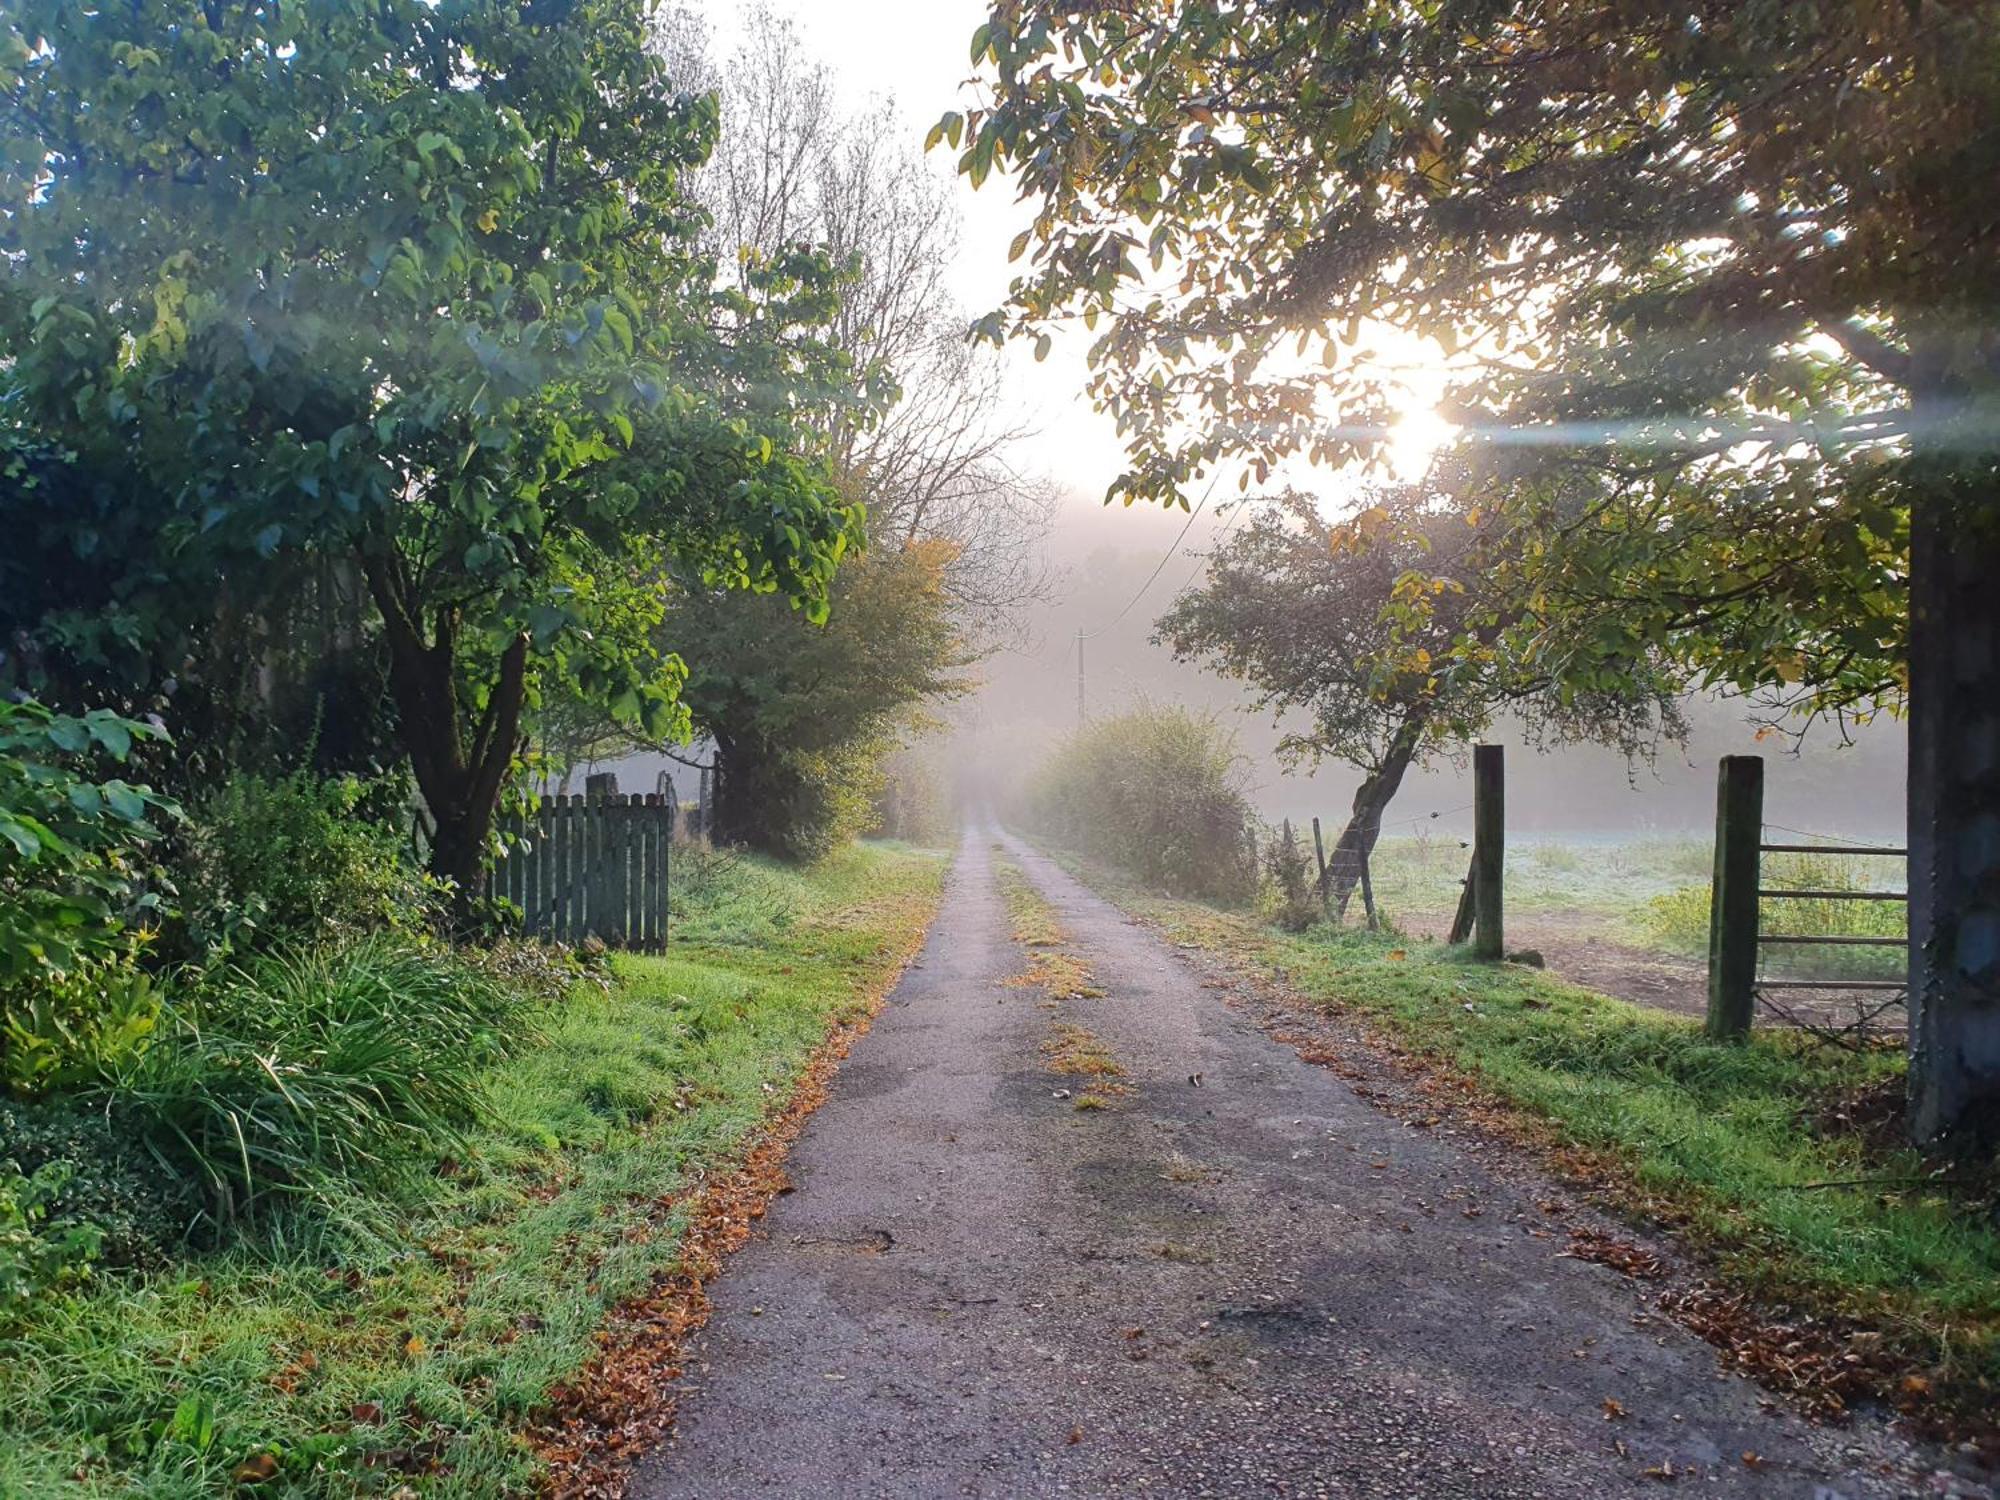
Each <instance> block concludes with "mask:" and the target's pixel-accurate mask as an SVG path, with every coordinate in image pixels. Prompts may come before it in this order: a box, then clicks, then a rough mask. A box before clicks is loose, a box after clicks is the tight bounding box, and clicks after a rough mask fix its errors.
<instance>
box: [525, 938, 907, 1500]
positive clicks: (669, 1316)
mask: <svg viewBox="0 0 2000 1500" xmlns="http://www.w3.org/2000/svg"><path fill="white" fill-rule="evenodd" d="M929 927H930V924H929V922H928V921H926V922H925V923H924V924H923V926H922V927H920V928H918V929H917V930H916V931H915V932H914V933H912V934H911V935H910V936H909V937H908V938H907V940H906V941H905V943H904V945H903V951H902V952H901V953H900V954H899V955H898V956H897V958H896V960H895V961H894V962H893V963H891V964H889V965H887V966H886V967H885V969H884V971H883V973H882V974H880V975H879V976H877V978H876V980H875V982H874V983H872V984H870V986H869V988H868V991H867V993H866V995H865V997H864V1005H865V1008H864V1009H863V1011H862V1013H861V1014H860V1015H859V1016H858V1017H857V1018H856V1019H854V1020H851V1021H843V1022H837V1023H835V1025H834V1026H833V1027H832V1029H831V1030H830V1031H829V1032H828V1034H827V1037H826V1039H825V1040H824V1041H823V1042H821V1043H820V1044H819V1046H818V1047H816V1048H815V1049H814V1050H813V1052H812V1055H811V1056H810V1057H809V1058H808V1059H807V1061H806V1064H805V1066H804V1068H803V1069H802V1070H801V1071H800V1073H799V1076H798V1080H797V1082H796V1084H795V1085H794V1086H793V1089H792V1091H791V1094H790V1096H789V1097H788V1098H787V1099H786V1101H785V1103H784V1104H783V1106H782V1107H781V1108H779V1109H778V1110H777V1111H776V1112H775V1113H773V1114H772V1115H771V1116H770V1117H769V1118H768V1119H767V1120H766V1121H765V1122H764V1124H763V1125H762V1126H760V1127H759V1128H758V1129H756V1130H755V1131H753V1132H752V1134H751V1135H750V1137H749V1138H748V1139H747V1141H746V1143H745V1144H746V1149H745V1150H744V1151H743V1153H742V1155H741V1157H740V1159H739V1161H738V1162H737V1164H736V1165H735V1166H734V1167H733V1168H728V1169H725V1170H722V1171H719V1172H712V1173H710V1174H709V1175H707V1176H706V1177H704V1178H700V1179H698V1180H697V1182H696V1184H695V1186H694V1187H693V1189H692V1191H690V1192H688V1193H685V1194H683V1195H681V1196H680V1197H678V1198H662V1199H661V1200H660V1202H659V1206H658V1214H659V1217H660V1218H662V1219H664V1218H665V1217H666V1216H667V1215H669V1214H671V1213H672V1212H674V1211H675V1210H676V1209H680V1210H683V1211H684V1212H685V1214H686V1217H687V1227H686V1229H685V1230H684V1231H683V1233H682V1237H681V1247H680V1254H679V1256H678V1258H677V1259H676V1261H675V1262H674V1265H673V1267H672V1268H671V1269H670V1270H668V1271H666V1272H664V1273H662V1274H661V1275H659V1276H657V1277H656V1278H655V1279H654V1281H653V1284H652V1286H651V1287H650V1288H648V1290H647V1291H646V1292H644V1293H642V1294H641V1295H639V1296H637V1297H634V1298H632V1299H630V1300H629V1301H627V1302H624V1303H622V1304H620V1305H619V1306H618V1307H617V1308H615V1309H614V1310H613V1311H612V1313H611V1316H610V1317H609V1318H608V1319H607V1320H606V1322H605V1326H604V1328H603V1330H602V1331H601V1332H600V1333H599V1335H598V1350H597V1352H596V1353H595V1354H594V1355H593V1356H592V1357H591V1359H590V1362H589V1363H588V1364H587V1365H585V1367H584V1368H583V1369H582V1370H580V1371H579V1372H578V1373H577V1374H576V1375H574V1376H573V1377H571V1378H570V1379H568V1380H566V1381H563V1382H562V1383H560V1384H559V1385H557V1386H556V1387H555V1388H554V1389H552V1390H551V1391H550V1393H549V1399H548V1401H547V1403H546V1404H545V1406H544V1407H543V1408H542V1410H540V1411H539V1412H538V1413H536V1415H535V1417H534V1418H533V1420H532V1421H531V1422H530V1423H529V1424H528V1426H527V1428H526V1430H525V1431H524V1433H523V1436H524V1437H525V1438H526V1440H527V1442H528V1445H529V1447H530V1448H532V1449H533V1450H534V1452H535V1454H536V1455H537V1457H539V1458H540V1459H541V1460H542V1461H543V1463H544V1464H545V1465H546V1471H547V1472H546V1477H545V1480H544V1482H543V1484H542V1486H541V1489H542V1493H543V1494H545V1495H548V1496H551V1497H555V1500H618V1497H620V1496H622V1495H623V1494H624V1493H625V1485H626V1481H627V1480H628V1479H629V1478H630V1475H631V1470H632V1466H633V1465H634V1464H635V1463H636V1462H637V1461H638V1460H639V1459H640V1458H641V1457H643V1456H644V1454H645V1453H646V1452H648V1451H649V1450H650V1449H652V1448H653V1447H655V1446H657V1445H658V1444H659V1443H660V1442H661V1441H662V1440H663V1439H664V1438H665V1437H666V1435H667V1434H668V1433H669V1432H670V1431H671V1430H672V1428H673V1423H674V1417H675V1414H676V1412H677V1410H678V1408H679V1405H680V1394H681V1392H680V1389H679V1385H678V1382H679V1380H680V1377H681V1374H682V1366H681V1358H682V1354H683V1351H684V1349H685V1346H686V1343H687V1339H688V1337H689V1335H691V1334H693V1333H695V1332H697V1331H698V1330H699V1329H700V1328H701V1327H702V1326H703V1325H704V1324H705V1323H707V1322H708V1317H709V1313H710V1312H711V1311H712V1310H713V1307H712V1304H711V1302H710V1300H709V1296H708V1291H707V1284H708V1283H709V1282H710V1281H711V1280H713V1279H714V1278H715V1277H716V1276H717V1275H718V1274H720V1272H721V1271H722V1269H723V1262H724V1261H725V1260H726V1259H727V1258H728V1257H729V1256H730V1255H732V1254H734V1253H735V1252H736V1251H738V1250H740V1249H741V1248H742V1247H743V1246H744V1244H745V1243H746V1242H747V1241H748V1240H749V1238H750V1236H751V1234H752V1232H753V1231H754V1228H755V1226H756V1223H757V1221H758V1220H760V1219H762V1218H763V1216H764V1213H765V1211H766V1209H767V1208H768V1207H769V1206H770V1203H771V1200H772V1199H774V1198H776V1197H777V1196H778V1195H779V1194H781V1193H784V1192H786V1191H788V1190H789V1189H790V1186H791V1184H790V1181H789V1180H788V1179H787V1177H786V1175H785V1159H786V1157H787V1156H788V1155H789V1154H790V1152H791V1148H792V1144H793V1142H795V1141H796V1140H797V1139H798V1137H799V1134H800V1132H801V1131H803V1130H804V1129H805V1125H806V1121H807V1120H808V1119H809V1118H810V1117H811V1116H812V1114H813V1112H814V1111H815V1110H817V1109H818V1108H819V1107H820V1105H822V1104H824V1103H825V1102H826V1100H827V1097H828V1094H829V1093H830V1092H831V1088H832V1083H833V1079H834V1075H835V1074H836V1073H837V1072H838V1071H839V1067H840V1064H841V1061H842V1060H843V1059H844V1058H845V1057H846V1056H847V1054H848V1053H849V1052H850V1051H851V1050H852V1049H853V1047H854V1044H855V1043H856V1042H858V1041H860V1040H861V1038H862V1037H863V1036H865V1035H867V1033H868V1029H869V1027H870V1026H871V1025H873V1023H874V1020H875V1017H876V1016H877V1015H879V1014H880V1013H881V1010H882V1007H883V1004H884V1002H885V1001H886V999H887V997H888V994H889V992H890V991H891V990H893V989H894V988H895V987H896V984H897V982H898V981H899V980H900V979H901V978H902V976H903V975H904V974H905V973H906V972H907V971H908V969H909V968H910V965H911V964H912V963H913V962H914V961H915V959H916V957H917V954H918V953H919V952H920V951H921V950H922V948H923V943H924V939H925V937H926V935H927V934H928V932H929ZM759 1311H760V1312H761V1311H762V1309H759Z"/></svg>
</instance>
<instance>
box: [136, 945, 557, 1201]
mask: <svg viewBox="0 0 2000 1500" xmlns="http://www.w3.org/2000/svg"><path fill="white" fill-rule="evenodd" d="M532 1035H533V1030H532V1020H531V1017H530V1015H529V1014H528V1012H527V1008H526V1006H525V1005H524V1003H523V1001H522V998H521V996H520V994H519V992H517V991H516V990H513V989H511V988H509V987H508V986H506V985H504V984H502V983H500V982H499V981H497V980H495V979H493V978H491V977H490V976H488V975H487V974H485V973H483V972H481V971H480V970H478V969H476V968H474V967H472V966H470V965H468V964H466V963H464V962H462V961H460V960H459V959H458V958H457V957H455V956H454V955H453V954H452V953H451V951H450V950H449V949H446V948H444V947H441V946H437V945H431V944H423V943H417V942H412V941H411V940H409V939H405V938H397V937H390V936H380V937H373V938H368V939H364V940H361V941H358V942H353V943H347V944H340V945H335V946H329V947H322V948H316V949H308V950H301V951H295V952H291V953H284V954H278V955H273V956H271V957H269V958H264V959H260V960H258V961H256V962H254V963H252V964H250V965H248V966H246V967H243V968H238V969H234V970H232V971H230V972H229V973H228V974H227V975H226V976H224V977H223V978H222V979H220V980H219V981H217V982H215V983H213V984H212V985H210V986H209V987H208V988H207V989H205V990H204V991H202V992H201V993H200V994H199V995H197V996H196V997H194V998H193V999H192V1000H191V1001H188V1002H185V1003H183V1004H182V1005H180V1006H178V1007H176V1008H175V1010H174V1011H173V1012H172V1013H171V1014H170V1018H169V1021H168V1024H167V1025H166V1026H165V1027H164V1028H163V1029H162V1032H161V1034H160V1035H159V1036H158V1037H157V1039H156V1040H155V1042H154V1045H153V1046H152V1047H150V1048H148V1049H147V1050H146V1051H145V1052H144V1053H142V1054H140V1055H139V1056H138V1057H136V1058H134V1059H133V1060H132V1061H131V1062H129V1063H128V1064H127V1065H126V1066H125V1067H123V1068H122V1069H121V1070H120V1071H119V1073H118V1074H117V1076H116V1077H115V1078H114V1079H113V1080H112V1082H111V1085H110V1096H111V1097H112V1098H113V1099H115V1100H116V1101H117V1103H118V1105H119V1106H120V1108H121V1110H123V1111H124V1112H125V1113H126V1114H127V1116H128V1117H132V1118H135V1119H137V1120H138V1121H140V1122H142V1123H143V1124H144V1125H145V1126H146V1127H147V1128H148V1136H147V1141H148V1148H149V1149H150V1150H151V1151H152V1152H153V1154H154V1155H155V1156H156V1157H157V1158H158V1160H159V1162H160V1164H161V1166H162V1167H163V1168H165V1169H166V1170H168V1171H171V1172H176V1173H180V1174H183V1175H187V1176H191V1177H194V1178H196V1179H198V1180H199V1181H200V1182H201V1184H202V1185H203V1187H204V1188H205V1189H206V1191H207V1192H208V1194H209V1197H210V1203H211V1212H212V1216H213V1218H214V1219H215V1221H216V1224H217V1226H219V1227H220V1226H228V1225H233V1224H237V1223H240V1222H241V1221H243V1220H247V1219H251V1218H255V1217H257V1216H258V1215H259V1214H260V1213H261V1212H262V1211H263V1210H265V1209H266V1208H268V1207H270V1206H272V1203H273V1200H279V1201H293V1200H296V1199H298V1198H299V1197H301V1196H303V1197H307V1198H311V1199H315V1200H318V1201H319V1202H321V1203H322V1204H323V1205H325V1206H327V1207H338V1206H340V1205H341V1204H343V1203H344V1202H345V1201H346V1200H348V1199H350V1198H351V1196H352V1195H353V1193H354V1191H355V1189H356V1188H357V1187H358V1186H365V1185H366V1184H368V1183H370V1182H371V1181H376V1180H379V1179H386V1178H389V1177H392V1176H394V1175H396V1174H397V1173H398V1172H400V1171H403V1170H406V1169H407V1168H408V1166H409V1163H410V1162H411V1161H412V1160H413V1159H414V1158H416V1157H418V1156H421V1155H423V1154H424V1153H427V1152H431V1151H434V1150H435V1149H437V1148H438V1147H439V1146H440V1145H442V1146H444V1147H446V1148H449V1147H450V1146H451V1145H452V1144H453V1143H455V1142H456V1141H458V1140H459V1139H460V1137H461V1136H462V1134H463V1132H464V1131H465V1129H466V1128H467V1127H468V1126H470V1125H471V1124H472V1123H473V1122H474V1121H475V1120H476V1119H477V1117H478V1114H479V1109H480V1093H479V1079H480V1075H481V1074H482V1072H483V1071H484V1070H485V1069H486V1068H487V1067H488V1066H490V1065H491V1064H492V1063H494V1062H496V1061H497V1060H499V1059H500V1058H502V1057H504V1056H506V1055H507V1054H508V1053H509V1052H511V1051H513V1050H514V1049H515V1048H516V1047H518V1046H520V1045H521V1044H522V1043H524V1042H526V1041H528V1040H529V1039H530V1038H531V1037H532Z"/></svg>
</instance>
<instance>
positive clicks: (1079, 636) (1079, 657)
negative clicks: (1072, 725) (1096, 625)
mask: <svg viewBox="0 0 2000 1500" xmlns="http://www.w3.org/2000/svg"><path fill="white" fill-rule="evenodd" d="M1086 717H1087V716H1086V715H1085V713H1084V710H1083V630H1082V628H1081V627H1079V628H1078V629H1077V632H1076V727H1077V728H1078V729H1081V728H1083V721H1084V719H1085V718H1086Z"/></svg>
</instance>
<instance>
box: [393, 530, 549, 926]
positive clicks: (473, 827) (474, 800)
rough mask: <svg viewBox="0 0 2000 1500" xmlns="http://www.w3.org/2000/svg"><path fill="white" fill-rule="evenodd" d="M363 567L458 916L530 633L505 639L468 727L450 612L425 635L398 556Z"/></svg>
mask: <svg viewBox="0 0 2000 1500" xmlns="http://www.w3.org/2000/svg"><path fill="white" fill-rule="evenodd" d="M363 567H364V569H365V570H366V572H367V575H368V586H369V591H370V592H371V593H372V594H373V595H374V598H375V606H376V608H377V609H378V610H379V611H380V613H381V615H382V631H383V636H384V638H385V640H386V641H387V643H388V646H389V692H390V695H391V696H392V697H393V698H394V699H395V702H396V714H397V719H398V725H397V733H398V736H399V737H400V738H401V740H402V742H403V748H404V749H405V750H406V751H407V752H408V753H409V757H410V767H411V770H412V771H413V772H414V773H415V774H416V778H417V790H418V791H420V792H421V793H423V798H424V805H425V807H426V808H428V809H429V811H430V815H431V819H432V822H433V823H434V824H435V831H434V832H433V834H432V837H431V853H430V870H431V873H432V874H433V875H435V876H437V877H439V878H440V879H442V880H448V881H450V882H451V883H452V887H453V891H454V896H453V908H454V912H455V915H456V917H457V919H458V921H460V922H461V923H464V922H465V921H467V920H468V919H469V917H470V915H471V912H472V908H473V907H474V905H475V904H476V903H477V901H478V899H479V896H480V894H481V891H482V889H483V887H484V883H485V874H486V840H487V837H488V836H489V835H490V834H491V833H492V831H493V816H494V812H495V811H496V809H497V808H498V807H499V804H500V790H501V788H502V787H503V786H504V785H505V784H506V780H507V771H508V769H509V767H511V766H512V765H513V763H514V757H515V753H516V751H517V750H518V748H519V743H520V733H521V707H522V702H523V699H524V697H525V695H526V685H527V665H528V638H527V636H526V635H517V636H515V637H514V638H513V639H512V640H511V641H509V642H508V643H507V647H506V649H505V650H504V651H502V652H501V654H500V671H499V675H498V677H497V678H496V679H495V681H494V682H493V684H492V686H491V687H490V689H489V690H488V692H487V695H486V706H485V708H484V710H483V711H482V712H481V713H480V715H479V718H478V721H477V723H475V724H471V725H470V726H468V724H467V720H466V716H465V715H464V714H463V713H462V712H461V710H460V706H459V694H458V672H459V663H458V657H457V643H458V623H459V622H458V617H457V614H456V612H455V611H453V610H449V609H440V610H438V611H437V612H436V614H435V616H434V618H433V621H432V623H431V627H430V631H429V633H428V636H427V635H426V632H425V630H424V627H423V625H422V624H421V614H420V612H419V610H418V609H417V608H416V607H414V605H413V603H412V601H411V599H410V597H409V590H408V588H407V587H406V584H405V579H404V577H403V573H402V569H401V566H400V563H399V561H398V559H396V558H395V557H394V556H393V554H388V555H385V554H371V555H368V556H365V557H364V558H363ZM468 728H469V730H470V732H469V733H468Z"/></svg>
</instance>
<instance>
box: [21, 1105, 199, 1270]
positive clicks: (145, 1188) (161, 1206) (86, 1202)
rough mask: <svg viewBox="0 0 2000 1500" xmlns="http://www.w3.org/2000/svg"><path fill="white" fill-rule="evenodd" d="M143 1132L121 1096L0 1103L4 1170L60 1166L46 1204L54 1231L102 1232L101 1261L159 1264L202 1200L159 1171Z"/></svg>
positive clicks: (32, 1170)
mask: <svg viewBox="0 0 2000 1500" xmlns="http://www.w3.org/2000/svg"><path fill="white" fill-rule="evenodd" d="M142 1133H143V1131H142V1127H141V1122H140V1121H138V1120H135V1119H134V1118H132V1116H131V1113H130V1112H129V1111H128V1110H126V1109H124V1108H123V1107H122V1106H121V1105H120V1104H119V1103H118V1102H117V1101H116V1100H102V1099H100V1100H97V1101H94V1102H92V1103H89V1104H84V1103H80V1102H79V1101H77V1100H74V1099H56V1100H49V1101H46V1102H43V1103H37V1104H23V1103H7V1102H5V1101H0V1142H4V1143H5V1144H4V1146H0V1156H4V1157H5V1158H6V1161H5V1162H0V1173H4V1172H5V1171H6V1170H7V1164H8V1163H11V1165H12V1166H13V1168H14V1169H15V1170H17V1171H19V1172H21V1173H23V1174H25V1175H27V1176H29V1177H34V1176H36V1175H37V1174H39V1173H41V1172H43V1171H44V1170H46V1169H49V1168H57V1169H60V1172H61V1178H60V1184H59V1186H58V1187H57V1188H56V1190H55V1192H54V1195H53V1196H51V1197H49V1198H48V1199H47V1200H46V1201H45V1205H44V1206H45V1209H46V1215H47V1217H46V1222H47V1224H48V1226H49V1227H50V1228H52V1229H68V1228H89V1229H92V1230H94V1231H96V1233H97V1236H98V1239H99V1250H98V1258H99V1260H100V1261H101V1262H102V1263H103V1264H106V1265H112V1266H154V1265H158V1264H161V1263H162V1262H164V1260H165V1259H166V1257H167V1253H168V1252H169V1251H170V1250H171V1249H172V1248H173V1247H174V1246H175V1245H177V1244H178V1243H179V1242H180V1241H181V1240H182V1239H183V1238H184V1237H185V1235H186V1233H187V1230H188V1227H189V1226H190V1225H191V1224H192V1223H193V1222H194V1220H195V1218H196V1216H197V1214H198V1213H199V1210H200V1203H199V1200H198V1198H197V1196H196V1195H195V1194H194V1193H193V1192H192V1191H191V1190H190V1188H189V1186H188V1185H187V1184H186V1183H184V1182H183V1181H181V1180H180V1179H179V1178H177V1177H174V1176H171V1175H169V1174H166V1173H163V1172H161V1170H160V1166H159V1163H158V1162H157V1161H155V1160H154V1159H153V1158H152V1157H151V1156H150V1155H149V1154H148V1153H147V1151H146V1149H145V1147H144V1146H143V1145H142V1144H141V1143H140V1137H141V1135H142Z"/></svg>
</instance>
